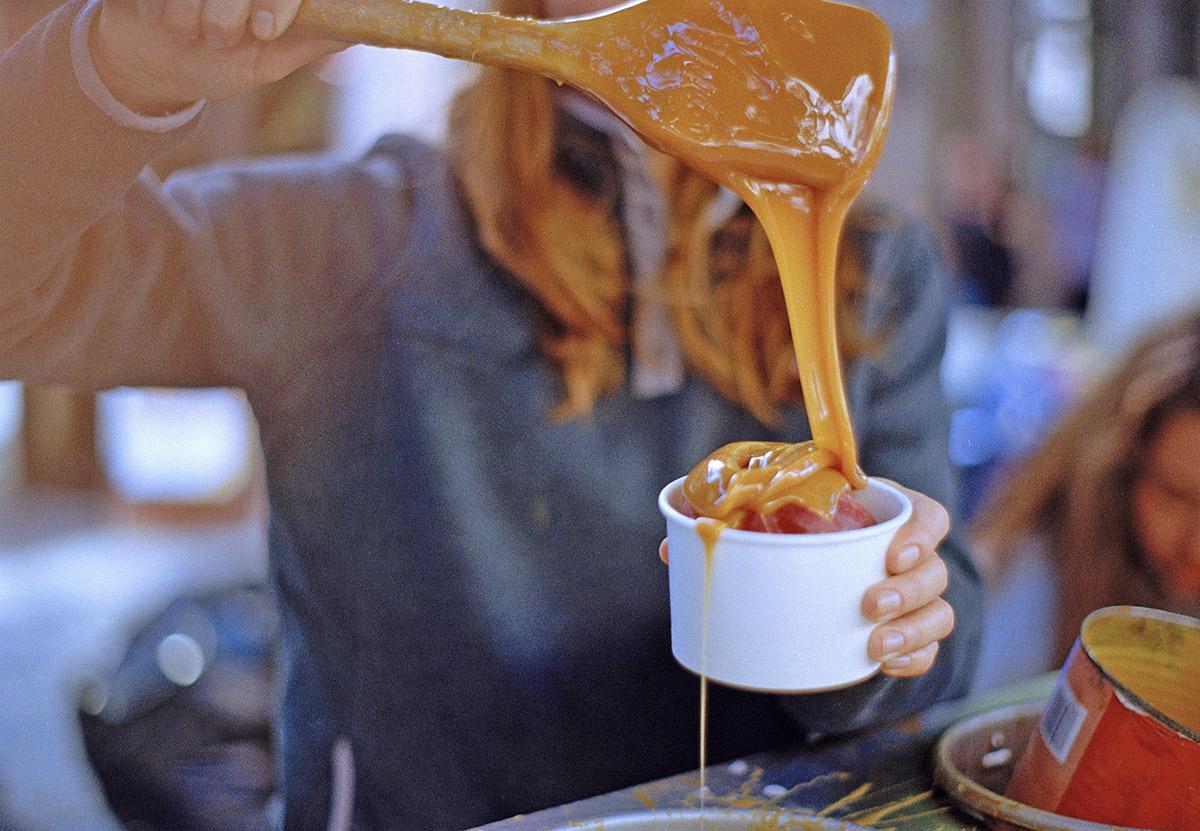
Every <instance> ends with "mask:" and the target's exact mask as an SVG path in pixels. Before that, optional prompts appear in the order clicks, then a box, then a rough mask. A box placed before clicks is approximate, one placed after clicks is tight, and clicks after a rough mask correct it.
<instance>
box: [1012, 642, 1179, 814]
mask: <svg viewBox="0 0 1200 831" xmlns="http://www.w3.org/2000/svg"><path fill="white" fill-rule="evenodd" d="M1156 680H1158V681H1162V680H1163V679H1156ZM1175 683H1185V684H1186V683H1191V684H1195V685H1196V686H1197V691H1196V694H1197V695H1200V678H1194V679H1191V680H1190V681H1188V680H1185V679H1184V678H1177V679H1175ZM1132 698H1133V697H1132V696H1130V695H1124V694H1122V692H1121V691H1120V690H1119V689H1118V688H1117V687H1116V686H1114V684H1113V683H1112V682H1111V681H1110V680H1109V678H1108V677H1106V675H1105V674H1104V673H1103V672H1102V671H1101V669H1100V668H1099V667H1098V666H1097V665H1096V663H1095V662H1094V661H1093V660H1092V659H1091V657H1090V656H1089V655H1088V653H1087V652H1086V651H1085V650H1084V649H1083V647H1082V645H1081V643H1080V642H1079V641H1077V642H1076V643H1075V647H1074V649H1072V650H1071V654H1070V656H1069V657H1068V658H1067V663H1066V666H1065V667H1064V668H1063V671H1062V673H1061V674H1060V675H1059V679H1058V684H1057V685H1056V687H1055V691H1054V694H1053V695H1052V696H1051V699H1050V701H1049V702H1048V704H1047V706H1046V709H1045V711H1044V713H1043V716H1042V720H1041V723H1040V725H1039V729H1038V730H1037V731H1036V732H1035V733H1034V735H1033V736H1032V737H1031V738H1030V741H1029V745H1028V746H1027V747H1026V749H1025V753H1024V755H1023V756H1022V758H1021V760H1020V762H1019V763H1018V765H1017V768H1016V770H1015V772H1014V773H1013V778H1012V780H1011V781H1010V782H1009V785H1008V788H1007V790H1006V792H1005V795H1006V796H1008V797H1010V798H1011V799H1015V800H1017V801H1018V802H1023V803H1025V804H1027V805H1032V806H1033V807H1036V808H1041V809H1043V810H1047V811H1052V812H1054V813H1056V814H1061V815H1063V816H1069V817H1075V818H1077V819H1083V820H1089V821H1091V822H1097V823H1102V824H1107V825H1119V826H1126V827H1134V828H1145V829H1155V831H1196V830H1197V829H1200V742H1197V741H1196V740H1195V739H1194V738H1192V737H1189V736H1186V735H1183V734H1182V733H1181V732H1179V731H1178V730H1175V729H1173V728H1172V726H1171V725H1168V724H1165V723H1164V721H1163V720H1162V719H1161V718H1159V717H1158V716H1157V715H1156V714H1153V713H1150V712H1147V711H1146V710H1145V709H1144V708H1143V707H1142V706H1140V705H1139V704H1138V703H1136V702H1134V701H1133V700H1132Z"/></svg>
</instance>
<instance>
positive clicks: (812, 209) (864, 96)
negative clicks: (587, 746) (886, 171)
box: [296, 0, 895, 808]
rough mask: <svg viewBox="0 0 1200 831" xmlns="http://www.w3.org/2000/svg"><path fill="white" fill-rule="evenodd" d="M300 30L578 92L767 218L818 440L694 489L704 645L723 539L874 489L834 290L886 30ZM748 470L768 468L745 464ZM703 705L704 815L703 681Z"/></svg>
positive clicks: (397, 9)
mask: <svg viewBox="0 0 1200 831" xmlns="http://www.w3.org/2000/svg"><path fill="white" fill-rule="evenodd" d="M296 25H297V26H299V27H300V28H303V29H305V30H307V31H309V32H312V33H314V34H317V35H320V36H323V37H327V38H333V39H339V40H345V41H349V42H362V43H372V44H376V45H381V46H398V47H404V48H412V49H421V50H424V51H428V52H434V53H437V54H440V55H444V56H446V57H451V58H463V59H466V60H471V61H477V62H480V63H489V64H499V65H504V66H511V67H515V68H518V69H527V70H531V71H534V72H538V73H540V74H543V75H547V76H549V77H551V78H553V79H555V80H557V81H559V82H560V83H564V82H565V83H568V84H570V85H571V86H574V87H576V88H578V89H580V90H581V91H583V92H585V93H587V94H588V95H591V96H592V97H593V98H595V99H597V100H598V101H600V102H601V103H602V104H604V105H605V106H607V107H608V108H609V109H611V110H612V111H614V112H615V113H617V114H618V115H619V116H620V117H621V118H622V119H624V120H625V121H626V123H628V124H629V125H630V126H631V127H632V128H633V129H634V130H635V131H637V132H638V133H639V134H640V135H641V136H642V138H644V139H645V140H646V141H647V142H648V143H649V144H651V145H652V146H654V147H657V148H658V149H659V150H662V151H663V152H665V153H668V154H670V155H673V156H675V157H677V158H679V159H680V160H681V161H683V162H684V163H686V164H688V165H690V166H691V167H693V168H694V169H696V170H698V171H699V172H700V173H702V174H704V175H706V176H708V177H709V178H711V179H713V180H714V181H716V182H717V183H718V184H721V185H724V186H726V187H728V188H730V189H731V190H733V191H735V192H736V193H737V194H738V195H739V196H741V198H742V199H743V200H744V201H745V202H746V204H748V205H749V206H750V208H751V210H752V211H754V213H755V215H756V216H757V217H758V219H759V221H760V222H761V223H762V226H763V228H764V230H765V232H766V234H767V238H768V239H769V240H770V243H771V249H772V252H773V253H774V255H775V260H776V263H777V265H778V269H779V276H780V280H781V281H782V284H783V293H784V299H785V302H786V303H787V311H788V320H789V323H790V328H791V332H792V342H793V345H794V348H795V351H796V365H797V368H798V372H799V376H800V383H801V387H802V389H803V393H804V403H805V409H806V411H807V413H808V419H809V424H810V425H811V428H812V435H813V440H812V442H807V443H804V444H801V445H791V446H782V447H776V446H773V447H769V448H768V447H765V446H750V447H747V446H746V445H730V446H729V448H723V449H722V450H723V451H727V453H728V454H729V455H728V456H727V457H722V456H721V455H720V454H721V452H722V451H718V454H715V455H714V457H710V459H709V460H706V463H705V465H704V466H702V467H701V468H700V474H699V475H698V476H696V477H695V480H696V481H693V477H689V479H688V484H687V485H685V495H686V498H687V499H688V500H689V502H691V503H692V505H693V507H695V508H696V509H697V510H698V511H699V512H700V513H701V514H702V515H703V516H704V517H705V518H703V519H701V520H700V521H699V522H698V525H697V527H698V530H699V531H700V533H701V535H702V536H703V538H704V541H705V547H706V563H705V573H706V579H705V625H704V629H705V633H707V617H708V615H707V605H708V586H709V581H710V579H711V566H712V556H713V549H714V546H715V543H716V538H717V535H718V534H719V533H720V531H721V529H722V528H723V527H726V526H727V525H734V524H736V522H737V520H738V519H739V518H740V515H741V514H742V513H744V512H746V511H750V510H755V511H757V512H758V513H759V514H768V513H771V512H772V510H773V508H772V506H777V505H779V504H782V503H786V502H789V501H792V502H797V501H798V502H799V503H801V504H802V505H803V506H804V507H806V508H808V509H810V510H814V511H817V512H818V513H822V514H825V515H828V514H831V513H832V512H833V511H834V509H835V506H836V504H837V500H838V499H839V497H840V496H841V495H842V494H843V493H845V492H846V491H847V490H849V489H850V488H851V487H855V488H861V487H864V486H865V485H866V479H865V477H864V476H863V473H862V471H861V470H860V469H859V466H858V452H857V448H856V445H855V441H854V433H853V430H852V428H851V423H850V415H849V408H848V406H847V403H846V394H845V388H844V384H843V380H842V369H841V360H840V357H839V354H838V344H837V337H836V331H837V330H836V309H835V298H836V283H835V279H836V263H837V259H838V244H839V240H840V237H841V232H842V227H843V225H844V222H845V218H846V214H847V212H848V211H849V209H850V204H851V202H852V201H853V200H854V198H855V197H856V196H857V195H858V192H859V191H860V190H861V188H862V186H863V184H864V183H865V182H866V180H867V177H868V176H869V175H870V172H871V170H872V169H873V168H874V166H875V162H876V161H877V159H878V157H879V153H880V151H881V149H882V147H883V139H884V136H885V135H886V133H887V126H888V118H889V115H890V112H891V104H892V95H893V92H894V88H895V60H894V56H893V53H892V47H891V35H890V33H889V32H888V30H887V27H886V26H884V24H883V23H882V21H880V20H879V19H878V18H877V17H875V16H874V15H872V14H871V13H869V12H867V11H865V10H862V9H858V8H854V7H851V6H844V5H840V4H835V3H829V2H824V1H823V0H736V2H729V3H727V2H726V0H642V2H635V3H630V4H626V5H622V6H618V7H616V8H613V9H609V10H607V11H604V12H601V13H598V14H594V15H588V16H584V17H578V18H569V19H565V20H558V21H547V20H533V19H517V18H509V17H503V16H501V15H494V14H481V13H477V12H468V11H462V10H457V9H444V8H439V7H437V6H432V5H429V4H426V3H420V2H410V1H409V0H306V2H305V4H304V6H302V7H301V10H300V14H299V16H298V17H297V21H296ZM735 454H749V455H748V456H747V457H746V458H741V457H739V458H737V459H734V458H733V455H735ZM751 457H752V458H753V459H755V460H757V461H755V463H754V464H747V462H748V461H750V460H751ZM730 462H737V464H731V463H730ZM704 638H705V639H706V638H707V634H705V635H704ZM705 651H706V650H705V649H702V655H703V653H704V652H705ZM701 660H702V663H703V657H702V659H701ZM700 701H701V703H700V712H701V721H700V772H701V774H700V775H701V791H700V792H701V807H702V808H703V804H704V793H705V774H704V769H705V746H706V741H705V733H706V731H707V727H706V722H707V706H706V702H707V679H706V677H705V673H704V672H703V668H702V670H701V686H700Z"/></svg>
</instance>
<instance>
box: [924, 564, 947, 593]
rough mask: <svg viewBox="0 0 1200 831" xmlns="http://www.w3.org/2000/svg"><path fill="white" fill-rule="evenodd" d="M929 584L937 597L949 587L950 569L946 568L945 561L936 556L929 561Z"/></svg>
mask: <svg viewBox="0 0 1200 831" xmlns="http://www.w3.org/2000/svg"><path fill="white" fill-rule="evenodd" d="M929 582H930V586H931V587H932V588H933V589H934V590H935V591H936V593H937V594H938V595H941V593H942V592H944V591H945V590H946V589H947V588H949V586H950V569H948V568H946V563H945V561H944V560H943V559H942V558H941V557H939V556H937V555H934V556H933V557H931V558H930V559H929Z"/></svg>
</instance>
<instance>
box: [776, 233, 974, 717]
mask: <svg viewBox="0 0 1200 831" xmlns="http://www.w3.org/2000/svg"><path fill="white" fill-rule="evenodd" d="M871 255H872V256H871V257H869V261H870V262H872V263H873V268H872V269H871V280H870V286H869V299H868V301H867V318H866V320H865V324H864V325H865V327H866V328H867V330H868V333H869V334H870V335H873V336H874V337H877V338H880V339H881V342H880V344H879V348H878V351H877V352H876V353H875V354H873V355H871V356H870V357H869V358H867V359H866V360H865V361H864V362H862V363H860V365H859V366H858V367H857V368H856V369H855V371H854V374H853V375H852V383H855V384H856V385H861V386H860V387H859V388H860V389H861V390H862V391H863V393H864V394H863V395H862V397H861V398H860V401H861V402H862V403H861V405H860V406H859V408H858V410H857V411H856V414H855V415H856V427H857V431H858V434H859V437H860V445H861V455H862V459H863V467H864V469H865V470H866V471H867V472H868V473H869V474H871V475H872V476H880V477H884V478H889V479H894V480H896V481H898V482H899V483H901V484H902V485H904V486H907V487H909V488H912V489H914V490H915V491H918V492H919V493H921V494H925V495H926V496H927V497H930V498H932V499H933V500H936V501H937V502H939V503H941V504H943V505H945V506H947V507H949V508H950V510H951V511H952V512H953V511H954V510H955V508H956V506H957V500H958V494H957V488H956V483H955V479H954V474H953V471H952V469H951V466H950V461H949V458H948V455H947V431H948V426H949V413H948V408H947V406H946V402H945V399H944V397H943V395H942V391H941V384H940V378H939V372H940V366H941V358H942V352H943V349H944V346H945V332H946V321H945V316H946V307H947V292H946V280H945V275H944V273H943V271H942V266H941V262H940V259H939V257H938V255H937V251H936V247H935V245H934V243H933V241H932V239H931V238H930V237H929V235H928V234H926V233H924V232H922V231H921V230H920V229H919V228H918V227H917V226H915V225H911V224H910V225H906V226H903V227H901V228H899V229H897V230H895V231H894V232H890V233H885V234H881V235H879V237H878V238H877V239H876V240H875V241H874V250H873V251H871ZM907 530H908V528H907V526H906V529H904V530H902V532H901V534H904V533H905V531H907ZM932 536H933V538H936V537H937V536H939V535H938V534H936V533H934V534H933V535H932ZM925 538H926V539H929V538H930V535H929V534H926V535H925ZM903 547H905V540H904V539H902V538H900V537H899V536H898V539H897V543H895V544H893V546H892V548H891V549H890V550H889V567H891V568H892V571H893V572H894V573H895V572H896V571H897V569H896V568H895V565H896V562H895V560H896V556H895V555H897V554H898V553H899V551H900V550H902V548H903ZM933 554H934V552H933V551H931V550H929V551H926V550H924V549H923V550H922V553H921V561H920V563H919V564H918V565H917V566H915V567H913V568H912V569H911V571H908V572H906V573H904V574H898V575H896V576H893V577H892V578H889V584H890V585H895V581H901V582H900V585H903V582H902V581H904V580H905V579H909V578H912V579H922V578H921V577H920V575H923V574H924V575H929V574H933V575H934V576H936V574H937V573H939V572H940V567H934V566H933V565H932V563H933V559H931V558H933ZM937 554H939V555H940V559H941V562H942V563H944V564H945V572H946V573H947V574H948V586H947V588H946V590H945V592H944V593H943V594H942V598H943V599H944V600H945V601H947V602H948V603H949V605H950V606H951V607H952V608H953V610H954V614H955V628H954V631H953V632H952V633H951V634H950V635H949V637H946V638H944V639H943V640H942V641H941V643H940V646H938V647H935V649H936V651H937V655H936V659H934V660H933V662H932V666H931V667H930V668H929V669H928V670H927V671H924V672H923V673H921V674H916V675H913V677H903V676H904V675H906V674H908V673H909V672H911V667H910V668H899V671H897V672H896V675H888V674H880V675H878V676H876V677H875V678H873V679H871V680H870V681H867V682H865V683H863V684H860V685H858V686H856V687H853V688H851V689H848V690H841V691H837V692H832V693H823V694H818V695H812V696H802V697H793V698H788V699H784V706H785V707H787V709H788V710H789V712H790V713H791V714H792V715H793V716H794V717H795V718H796V719H797V720H798V721H799V723H800V724H802V725H803V726H804V727H805V729H806V730H808V731H810V732H813V733H836V732H846V731H849V730H855V729H859V728H862V727H866V726H868V725H871V724H876V723H879V722H883V721H894V720H896V719H899V718H902V717H903V716H905V715H908V714H909V713H912V712H915V711H917V710H920V709H922V708H924V707H927V706H929V705H931V704H933V703H935V702H937V701H941V700H945V699H949V698H954V697H957V696H961V695H964V694H965V693H966V691H967V687H968V685H969V683H970V680H971V677H972V675H973V673H974V666H975V655H976V653H977V651H978V646H979V638H980V634H981V630H980V625H981V623H980V610H981V608H982V588H981V583H980V580H979V575H978V573H977V572H976V570H975V567H974V565H973V563H972V562H971V559H970V556H969V554H968V553H967V551H966V549H965V548H964V547H963V546H962V544H961V542H960V538H959V535H958V533H957V531H956V530H955V529H953V528H952V529H951V532H950V535H949V536H948V537H947V538H946V539H945V540H944V541H943V542H942V544H941V546H940V548H939V549H938V551H937ZM874 600H875V595H874V594H872V595H869V596H868V600H867V604H866V605H867V607H868V611H874V610H873V609H871V606H872V604H873V603H874ZM904 612H905V610H904V609H901V610H898V612H895V613H892V614H893V615H896V614H899V615H900V617H890V618H889V617H886V616H885V618H884V619H885V620H889V621H890V623H891V625H890V626H889V624H888V623H885V624H883V625H881V626H880V627H878V628H877V629H876V632H875V633H874V634H873V635H872V650H873V652H874V653H875V654H876V655H877V657H878V656H879V654H880V652H882V650H880V649H879V646H880V644H879V643H878V640H879V637H880V635H881V634H882V633H884V632H887V631H889V630H890V629H901V630H903V629H905V628H906V622H905V615H904ZM920 663H921V665H920V666H918V667H917V668H918V669H924V666H926V665H927V663H925V662H920Z"/></svg>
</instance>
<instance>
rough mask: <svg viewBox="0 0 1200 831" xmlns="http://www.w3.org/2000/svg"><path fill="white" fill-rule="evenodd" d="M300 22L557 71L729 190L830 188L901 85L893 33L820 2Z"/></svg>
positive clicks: (704, 1)
mask: <svg viewBox="0 0 1200 831" xmlns="http://www.w3.org/2000/svg"><path fill="white" fill-rule="evenodd" d="M297 25H298V26H299V27H301V28H302V29H303V30H305V31H307V32H310V33H312V34H316V35H320V36H322V37H327V38H330V39H334V40H342V41H346V42H353V43H369V44H374V45H377V46H392V47H401V48H406V49H418V50H421V51H425V52H433V53H436V54H439V55H444V56H446V57H451V58H461V59H464V60H469V61H475V62H478V63H486V64H497V65H502V66H511V67H516V68H520V69H526V70H530V71H533V72H537V73H539V74H542V75H546V76H549V77H551V78H553V79H555V80H557V81H559V82H560V83H566V84H570V85H571V86H573V87H576V88H578V89H580V90H582V91H584V92H586V93H588V94H589V95H591V96H593V97H594V98H596V99H598V100H599V101H600V102H601V103H603V104H604V105H605V106H607V107H608V108H609V109H611V110H613V111H614V112H616V113H617V114H618V115H620V116H621V117H622V118H623V119H624V120H625V121H626V122H627V123H628V124H629V125H630V126H631V127H632V128H633V129H634V130H636V131H637V132H638V133H639V134H641V135H642V137H643V138H645V139H646V140H647V141H649V142H650V143H651V144H652V145H654V146H656V147H658V148H659V149H660V150H662V151H664V152H666V153H669V154H671V155H673V156H676V157H678V158H680V159H682V160H684V161H686V162H687V163H689V164H691V165H692V166H693V167H695V168H697V169H698V170H700V171H701V172H703V173H705V174H706V175H708V176H710V177H711V178H713V179H716V180H717V181H719V182H721V183H722V184H730V185H734V186H737V185H738V184H739V183H737V182H732V181H730V179H729V174H730V172H731V171H737V172H738V173H740V174H742V175H743V176H747V177H750V178H753V179H760V180H763V181H770V182H788V183H797V184H806V185H812V186H816V187H819V188H826V187H829V186H831V185H833V184H834V183H839V182H842V181H843V180H844V179H845V178H846V177H847V174H848V173H849V172H850V171H851V170H852V169H854V168H859V167H863V166H865V167H867V168H869V167H871V165H870V164H869V163H868V164H866V165H863V163H864V162H865V161H867V160H868V158H869V157H871V156H873V155H874V154H875V152H877V150H878V148H877V147H875V146H874V145H878V144H882V141H881V138H882V136H883V134H884V133H886V121H887V114H888V111H889V105H890V101H891V94H892V87H893V85H894V72H893V65H894V64H893V59H892V49H891V35H890V33H889V32H888V30H887V27H886V26H885V25H884V24H883V23H882V21H880V20H879V18H877V17H875V15H873V14H871V13H870V12H867V11H865V10H863V9H859V8H855V7H852V6H845V5H841V4H838V3H830V2H824V0H729V2H725V0H642V2H634V3H628V4H625V5H621V6H617V7H614V8H612V9H609V10H606V11H603V12H600V13H597V14H593V15H587V16H583V17H576V18H568V19H563V20H534V19H530V18H512V17H505V16H502V15H498V14H488V13H481V12H471V11H463V10H459V9H448V8H443V7H440V6H435V5H432V4H429V3H422V2H416V0H306V2H305V4H304V5H303V6H302V7H301V10H300V13H299V17H298V18H297ZM873 151H874V152H873ZM863 178H864V179H865V176H864V177H863ZM739 189H740V188H739Z"/></svg>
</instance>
